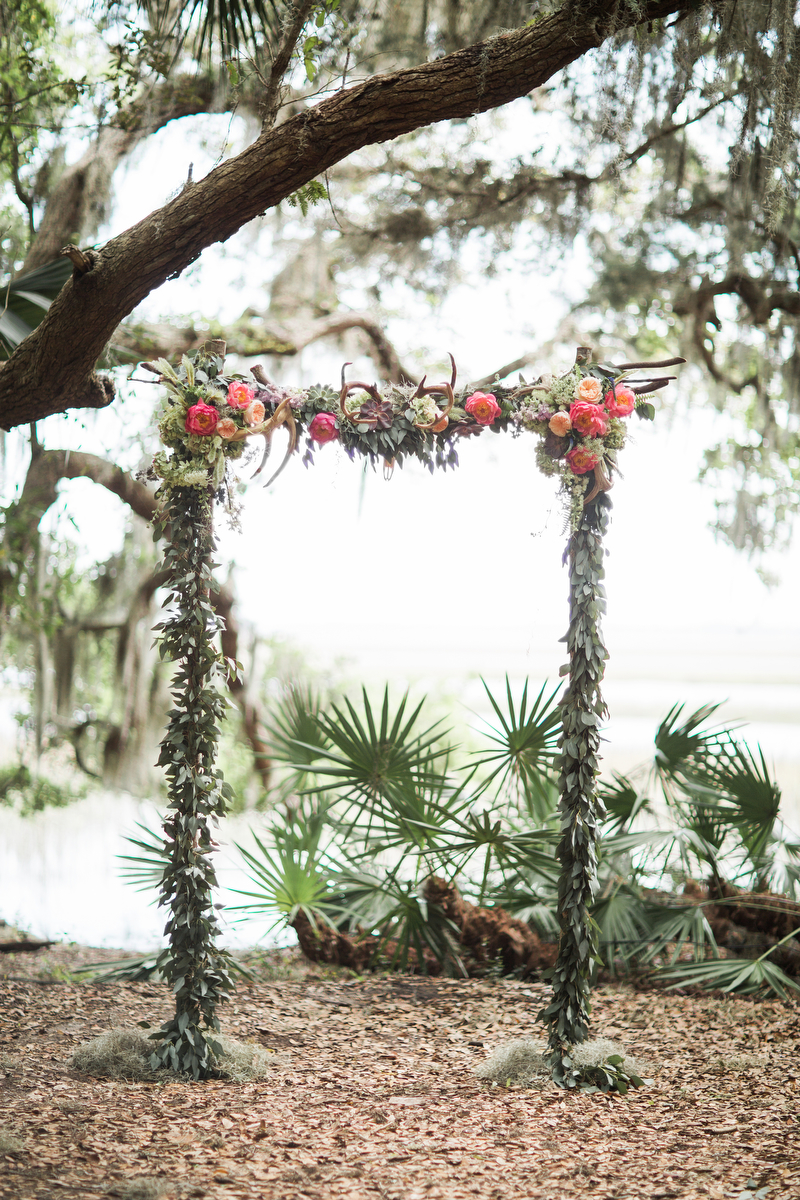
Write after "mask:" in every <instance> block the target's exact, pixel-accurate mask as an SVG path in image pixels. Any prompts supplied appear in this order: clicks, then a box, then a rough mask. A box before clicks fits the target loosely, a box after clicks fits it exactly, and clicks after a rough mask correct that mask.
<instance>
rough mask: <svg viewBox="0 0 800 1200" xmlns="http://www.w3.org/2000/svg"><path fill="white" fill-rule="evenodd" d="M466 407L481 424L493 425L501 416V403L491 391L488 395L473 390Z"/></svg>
mask: <svg viewBox="0 0 800 1200" xmlns="http://www.w3.org/2000/svg"><path fill="white" fill-rule="evenodd" d="M464 408H465V409H466V410H467V412H468V413H469V414H470V416H473V417H474V418H475V420H476V421H477V422H478V424H479V425H491V424H492V423H493V422H494V421H496V420H497V418H498V417H499V416H500V405H499V404H498V403H497V400H496V399H495V397H494V396H493V395H492V394H491V392H490V393H489V394H488V395H485V394H484V393H483V392H473V393H472V395H471V396H470V397H469V399H468V400H467V402H466V404H465V405H464Z"/></svg>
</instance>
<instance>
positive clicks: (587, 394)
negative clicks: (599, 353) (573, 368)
mask: <svg viewBox="0 0 800 1200" xmlns="http://www.w3.org/2000/svg"><path fill="white" fill-rule="evenodd" d="M602 392H603V389H602V387H601V386H600V380H599V379H595V377H594V375H587V376H586V378H585V379H579V380H578V382H577V384H576V385H575V399H576V400H585V401H586V403H587V404H597V402H598V401H599V399H600V396H601V395H602Z"/></svg>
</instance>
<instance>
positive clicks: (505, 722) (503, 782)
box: [475, 676, 561, 823]
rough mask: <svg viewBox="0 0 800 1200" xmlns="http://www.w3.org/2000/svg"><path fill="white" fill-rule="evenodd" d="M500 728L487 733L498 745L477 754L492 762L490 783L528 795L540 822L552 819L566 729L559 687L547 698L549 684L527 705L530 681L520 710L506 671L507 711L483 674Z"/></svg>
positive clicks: (481, 761) (487, 783)
mask: <svg viewBox="0 0 800 1200" xmlns="http://www.w3.org/2000/svg"><path fill="white" fill-rule="evenodd" d="M481 682H482V683H483V686H484V688H485V689H486V694H487V696H488V697H489V702H490V704H491V705H492V708H493V709H494V711H495V713H496V715H497V717H498V719H499V721H500V726H501V728H500V729H499V730H495V731H494V732H492V733H490V734H488V737H489V739H490V740H491V741H492V742H493V743H494V744H495V747H496V748H495V749H493V750H491V751H488V752H486V753H484V754H481V755H479V756H478V758H477V759H476V763H475V765H476V766H477V767H479V768H480V767H491V768H492V770H491V771H490V773H489V775H488V776H487V778H486V781H485V787H487V788H488V787H489V786H490V785H492V784H495V785H496V786H497V788H498V790H501V791H502V790H505V789H511V790H512V791H513V792H514V793H515V798H516V799H517V806H518V807H521V806H520V805H519V798H520V797H521V798H522V799H524V808H525V809H526V810H527V812H528V813H529V815H530V817H531V818H532V819H534V820H535V821H537V822H538V823H544V822H545V821H547V820H548V819H549V817H550V815H551V813H552V810H553V800H554V797H553V785H552V780H551V778H550V771H551V768H552V765H553V760H554V759H555V758H556V756H557V753H558V751H557V741H558V737H559V734H560V731H561V715H560V713H559V710H558V708H557V707H556V705H555V703H554V701H555V697H556V693H557V692H558V688H556V689H555V691H553V692H552V693H551V694H550V695H549V696H548V697H547V698H546V699H545V698H544V693H545V687H542V689H541V691H540V692H539V694H538V695H537V697H536V699H535V700H534V701H533V704H532V706H531V710H530V712H528V711H527V705H528V682H527V680H526V681H525V686H524V688H523V690H522V699H521V700H520V704H519V711H518V712H517V711H516V710H515V705H514V699H513V696H512V695H511V685H510V683H509V681H508V676H506V703H507V706H508V709H507V714H504V713H503V711H502V709H501V707H500V705H499V704H498V703H497V701H496V700H495V699H494V697H493V696H492V693H491V692H490V691H489V688H488V686H487V684H486V681H485V680H481Z"/></svg>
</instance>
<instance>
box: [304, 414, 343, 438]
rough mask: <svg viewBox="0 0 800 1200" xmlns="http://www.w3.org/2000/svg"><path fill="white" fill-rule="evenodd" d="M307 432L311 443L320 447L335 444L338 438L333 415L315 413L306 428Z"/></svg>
mask: <svg viewBox="0 0 800 1200" xmlns="http://www.w3.org/2000/svg"><path fill="white" fill-rule="evenodd" d="M308 432H309V434H310V436H311V439H312V441H315V442H318V443H319V445H320V446H322V445H324V444H325V442H335V441H336V439H337V438H338V436H339V429H338V426H337V424H336V417H335V416H334V415H333V413H328V412H322V413H317V415H316V416H315V417H314V420H313V421H312V422H311V424H310V425H309V427H308Z"/></svg>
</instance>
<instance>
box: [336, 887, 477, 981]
mask: <svg viewBox="0 0 800 1200" xmlns="http://www.w3.org/2000/svg"><path fill="white" fill-rule="evenodd" d="M340 883H341V889H340V890H337V896H336V900H337V903H338V904H339V906H340V912H341V914H342V918H343V919H346V920H347V921H348V923H349V926H350V928H356V927H357V928H359V929H362V930H365V931H369V932H374V933H375V934H376V935H377V936H378V938H379V943H378V950H377V952H376V957H383V958H384V960H385V961H386V962H387V963H388V965H389V966H390V967H392V968H393V969H399V970H406V969H407V968H408V967H409V965H410V958H411V954H412V951H413V953H414V955H415V956H416V959H417V963H418V964H419V965H420V966H423V967H424V964H425V953H426V951H429V952H430V953H431V954H432V955H433V957H434V958H435V959H436V960H437V961H438V962H439V963H441V965H442V967H443V968H444V970H445V973H446V974H455V975H461V976H466V974H467V971H466V968H465V966H464V963H463V961H462V959H461V956H460V954H459V942H458V929H457V927H456V926H455V925H454V924H453V922H452V921H450V920H448V918H447V917H446V916H445V915H444V912H443V911H442V910H441V908H439V906H438V905H436V904H429V903H428V902H427V900H426V899H425V897H424V895H422V894H421V892H420V889H419V887H418V886H417V885H416V884H415V883H414V882H413V881H412V880H409V879H401V878H399V877H398V875H397V872H396V871H385V872H384V873H383V874H382V875H379V874H377V873H373V872H368V871H348V872H345V873H343V874H342V876H341V880H340Z"/></svg>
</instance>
